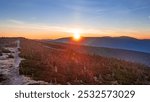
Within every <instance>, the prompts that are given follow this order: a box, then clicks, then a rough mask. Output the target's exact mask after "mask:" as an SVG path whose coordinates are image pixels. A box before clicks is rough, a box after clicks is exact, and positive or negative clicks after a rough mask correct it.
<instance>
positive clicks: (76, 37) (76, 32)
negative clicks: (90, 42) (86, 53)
mask: <svg viewBox="0 0 150 102" xmlns="http://www.w3.org/2000/svg"><path fill="white" fill-rule="evenodd" d="M73 38H74V40H76V41H79V40H80V39H81V35H80V33H79V31H74V32H73Z"/></svg>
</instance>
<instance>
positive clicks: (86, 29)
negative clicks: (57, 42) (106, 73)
mask: <svg viewBox="0 0 150 102" xmlns="http://www.w3.org/2000/svg"><path fill="white" fill-rule="evenodd" d="M149 5H150V0H0V36H2V37H7V36H8V37H11V36H14V37H26V38H34V39H56V38H61V37H70V36H72V34H73V33H74V32H75V31H78V32H79V33H80V34H81V36H88V37H101V36H131V37H135V38H139V39H150V6H149Z"/></svg>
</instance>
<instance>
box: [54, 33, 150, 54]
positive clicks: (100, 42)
mask: <svg viewBox="0 0 150 102" xmlns="http://www.w3.org/2000/svg"><path fill="white" fill-rule="evenodd" d="M54 41H55V42H61V43H74V42H72V41H71V38H60V39H56V40H54ZM78 44H81V45H87V46H94V47H106V48H115V49H125V50H132V51H139V52H146V53H150V39H136V38H131V37H126V36H121V37H83V38H82V41H81V42H80V43H78Z"/></svg>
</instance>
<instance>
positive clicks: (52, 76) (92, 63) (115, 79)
mask: <svg viewBox="0 0 150 102" xmlns="http://www.w3.org/2000/svg"><path fill="white" fill-rule="evenodd" d="M71 47H77V49H78V50H80V48H82V46H73V45H70V46H69V45H68V46H63V44H62V45H58V44H54V43H49V44H47V43H46V44H45V43H40V42H38V41H33V40H27V39H23V40H21V54H20V56H21V57H22V58H24V60H23V61H22V62H21V64H20V74H24V75H27V76H30V77H32V78H33V79H35V80H44V81H47V82H51V83H53V84H150V68H149V67H147V66H144V65H140V64H136V63H131V62H126V61H122V60H117V59H114V58H106V57H102V56H98V55H91V54H85V53H79V52H76V51H74V50H72V48H71ZM83 48H84V47H83ZM83 48H82V49H83Z"/></svg>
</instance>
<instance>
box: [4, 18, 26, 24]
mask: <svg viewBox="0 0 150 102" xmlns="http://www.w3.org/2000/svg"><path fill="white" fill-rule="evenodd" d="M7 22H9V23H13V24H24V22H22V21H19V20H15V19H8V20H7Z"/></svg>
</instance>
